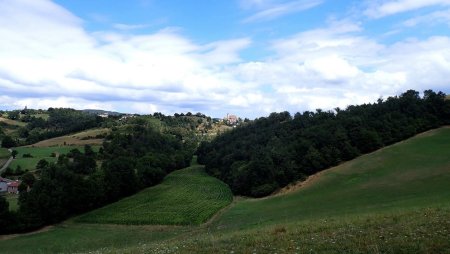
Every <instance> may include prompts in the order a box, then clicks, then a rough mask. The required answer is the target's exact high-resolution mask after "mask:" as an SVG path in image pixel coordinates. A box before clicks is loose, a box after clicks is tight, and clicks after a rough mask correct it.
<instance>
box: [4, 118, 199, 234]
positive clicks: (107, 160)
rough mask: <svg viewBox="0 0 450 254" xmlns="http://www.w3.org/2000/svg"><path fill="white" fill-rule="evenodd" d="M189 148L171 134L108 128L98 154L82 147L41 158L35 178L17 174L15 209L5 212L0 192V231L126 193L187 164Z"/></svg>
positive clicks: (73, 211) (64, 214)
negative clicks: (49, 158) (52, 160)
mask: <svg viewBox="0 0 450 254" xmlns="http://www.w3.org/2000/svg"><path fill="white" fill-rule="evenodd" d="M193 152H194V150H193V149H192V147H189V146H186V145H185V144H184V143H183V142H182V140H180V139H178V138H176V137H174V136H173V135H167V134H162V133H160V132H159V131H156V130H154V129H153V128H150V127H147V126H145V125H128V126H126V128H123V129H118V130H116V131H113V132H112V133H111V134H110V135H109V136H108V137H107V139H106V141H105V142H104V145H103V147H102V148H101V149H100V151H99V153H95V152H94V151H93V150H92V149H91V147H90V146H85V149H84V151H78V150H76V149H75V150H72V151H71V152H70V153H69V154H67V155H61V156H59V157H58V161H57V163H46V162H45V161H41V162H40V163H39V165H38V168H39V170H40V173H39V179H36V178H35V177H34V176H33V174H31V173H27V174H26V175H24V176H23V177H22V184H21V186H20V187H19V189H20V197H19V206H20V208H19V211H18V212H10V211H8V205H7V203H6V202H5V200H4V198H3V197H0V233H3V234H4V233H12V232H21V231H28V230H31V229H35V228H38V227H41V226H43V225H47V224H51V223H56V222H59V221H61V220H64V219H66V218H68V217H69V216H73V215H76V214H80V213H83V212H86V211H89V210H92V209H94V208H98V207H100V206H103V205H105V204H109V203H111V202H114V201H117V200H119V199H120V198H123V197H126V196H129V195H132V194H134V193H136V192H137V191H139V190H141V189H143V188H145V187H149V186H152V185H155V184H158V183H159V182H160V181H161V180H162V179H163V178H164V176H165V175H166V174H168V173H169V172H171V171H172V170H176V169H180V168H184V167H186V166H188V165H189V164H190V161H191V158H192V154H193ZM97 163H101V166H100V167H97ZM27 190H28V191H27Z"/></svg>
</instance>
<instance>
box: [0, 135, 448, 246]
mask: <svg viewBox="0 0 450 254" xmlns="http://www.w3.org/2000/svg"><path fill="white" fill-rule="evenodd" d="M449 151H450V128H449V127H444V128H440V129H436V130H432V131H429V132H426V133H422V134H420V135H417V136H415V137H413V138H411V139H408V140H406V141H404V142H400V143H397V144H394V145H392V146H389V147H386V148H383V149H380V150H378V151H376V152H373V153H370V154H367V155H364V156H361V157H358V158H356V159H354V160H352V161H349V162H346V163H343V164H341V165H339V166H337V167H334V168H331V169H328V170H326V171H323V172H322V173H319V174H318V175H316V176H315V177H314V178H311V179H310V180H308V183H307V184H305V185H303V186H302V187H300V188H298V189H294V190H292V191H288V192H287V193H286V194H280V195H276V196H272V197H267V198H262V199H250V198H242V197H237V198H235V201H234V202H233V203H232V204H231V205H230V206H229V207H228V208H226V209H225V210H223V211H222V212H221V213H219V214H218V215H217V216H216V217H215V218H214V219H213V221H211V222H210V223H207V224H204V225H201V226H193V225H191V226H125V225H107V224H104V225H103V224H84V223H79V222H77V220H75V221H74V220H69V221H67V222H65V223H62V224H60V225H55V226H53V227H50V228H46V229H45V230H43V231H42V232H37V233H35V234H29V235H22V236H17V237H5V238H4V239H3V240H1V241H0V246H2V251H5V252H6V253H36V252H43V253H48V252H53V253H54V252H63V253H74V252H76V253H92V252H95V253H214V252H215V253H275V252H277V253H295V252H298V253H445V252H447V251H448V250H449V249H450V237H449V235H450V234H449V233H450V221H449V220H448V218H449V217H450V188H449V185H448V183H449V182H450V154H449ZM180 172H181V173H180ZM180 172H175V173H172V174H182V172H183V171H180ZM193 176H195V174H193ZM193 176H191V175H190V174H186V175H184V176H183V179H184V180H183V181H186V182H189V181H191V177H193ZM155 188H156V187H155ZM149 190H151V189H149ZM142 193H145V192H142ZM142 193H139V194H137V195H136V196H134V197H131V198H130V199H133V198H136V200H138V198H139V200H141V201H140V202H142V203H141V204H140V205H142V206H145V205H147V204H146V202H147V201H144V199H143V198H142V196H140V195H143V194H142ZM149 193H150V192H149ZM184 195H189V194H188V193H185V194H184ZM149 196H151V195H149ZM172 198H173V199H174V200H176V198H177V196H173V197H170V196H166V197H165V199H167V202H166V204H171V205H173V204H174V203H173V202H172V201H171V199H172ZM148 202H149V203H150V202H151V199H148ZM119 203H120V202H119ZM175 203H176V202H175ZM122 204H127V201H126V200H124V201H123V203H122ZM128 204H129V205H130V207H123V208H120V207H116V208H117V213H118V214H120V213H121V211H124V210H126V209H129V210H134V209H140V207H139V205H137V204H136V203H135V202H130V203H128ZM111 208H114V207H113V205H111ZM158 209H159V208H158ZM164 209H167V208H164ZM113 210H114V209H109V211H108V213H110V215H112V216H114V211H113ZM96 212H97V213H102V212H101V210H97V211H94V212H93V213H96ZM86 216H89V215H86ZM136 216H137V215H136ZM81 218H82V217H81ZM192 224H194V223H192Z"/></svg>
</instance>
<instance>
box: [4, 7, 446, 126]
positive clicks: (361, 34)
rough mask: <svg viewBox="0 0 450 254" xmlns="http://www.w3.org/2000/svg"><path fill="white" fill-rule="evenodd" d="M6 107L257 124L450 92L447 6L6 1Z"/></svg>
mask: <svg viewBox="0 0 450 254" xmlns="http://www.w3.org/2000/svg"><path fill="white" fill-rule="evenodd" d="M0 27H1V28H2V29H0V38H2V40H1V41H0V108H2V109H13V108H21V107H24V106H25V105H27V106H28V107H29V108H48V107H73V108H78V109H83V108H98V109H107V110H116V111H121V112H130V113H143V114H149V113H153V112H156V111H158V112H163V113H165V114H173V113H175V112H188V111H191V112H203V113H205V114H208V115H211V116H214V117H221V116H223V115H225V114H226V113H234V114H237V115H239V116H242V117H250V118H254V117H259V116H265V115H268V114H269V113H270V112H274V111H284V110H288V111H290V112H292V113H294V112H298V111H304V110H314V109H317V108H322V109H332V108H334V107H337V106H339V107H342V108H345V107H346V106H347V105H350V104H360V103H368V102H373V101H376V100H377V99H378V98H380V97H382V98H386V97H387V96H392V95H398V94H399V93H401V92H404V91H406V90H408V89H415V90H418V91H423V90H425V89H434V90H440V91H443V92H446V93H450V32H449V31H450V29H449V28H450V0H367V1H366V0H359V1H352V0H209V1H207V0H196V1H183V0H165V1H161V0H129V1H111V0H96V1H92V0H54V1H51V0H0Z"/></svg>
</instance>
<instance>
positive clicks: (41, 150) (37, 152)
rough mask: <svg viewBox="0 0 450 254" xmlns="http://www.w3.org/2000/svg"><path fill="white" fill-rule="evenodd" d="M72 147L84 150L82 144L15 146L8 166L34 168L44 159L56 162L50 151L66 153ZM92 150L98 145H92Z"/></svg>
mask: <svg viewBox="0 0 450 254" xmlns="http://www.w3.org/2000/svg"><path fill="white" fill-rule="evenodd" d="M72 149H78V150H80V151H84V146H58V147H17V148H14V150H16V151H17V152H18V154H17V156H16V159H14V160H13V161H12V162H11V164H10V165H9V167H10V168H12V169H16V168H17V166H20V167H21V168H22V170H34V169H36V165H37V163H38V162H39V161H40V160H42V159H45V160H47V161H48V162H56V157H51V154H52V153H55V154H67V153H69V152H70V150H72ZM92 149H93V150H94V151H96V152H97V151H98V150H99V149H100V146H93V147H92ZM24 154H30V155H31V156H32V157H31V158H24V157H23V155H24Z"/></svg>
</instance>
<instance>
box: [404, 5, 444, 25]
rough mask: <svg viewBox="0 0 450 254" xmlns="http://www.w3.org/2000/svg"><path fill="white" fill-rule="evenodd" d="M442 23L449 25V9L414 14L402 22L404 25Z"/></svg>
mask: <svg viewBox="0 0 450 254" xmlns="http://www.w3.org/2000/svg"><path fill="white" fill-rule="evenodd" d="M441 23H444V24H446V25H448V26H450V9H447V10H442V11H435V12H432V13H429V14H426V15H421V16H416V17H413V18H410V19H408V20H406V21H404V22H403V25H404V26H406V27H416V26H418V25H428V26H429V25H437V24H441Z"/></svg>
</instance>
